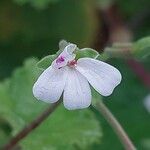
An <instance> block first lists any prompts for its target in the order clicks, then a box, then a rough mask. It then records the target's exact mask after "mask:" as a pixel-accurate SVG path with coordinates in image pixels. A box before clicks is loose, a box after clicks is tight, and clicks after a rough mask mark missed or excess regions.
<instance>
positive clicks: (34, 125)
mask: <svg viewBox="0 0 150 150" xmlns="http://www.w3.org/2000/svg"><path fill="white" fill-rule="evenodd" d="M60 102H61V101H58V102H56V103H55V104H51V105H50V107H48V108H47V109H46V110H45V111H44V112H43V113H42V114H41V115H40V116H38V117H37V118H36V119H35V120H33V121H32V122H31V123H30V124H29V125H27V126H26V127H25V128H23V129H22V130H21V131H20V132H19V133H18V134H17V135H16V136H15V137H13V138H12V139H10V141H9V142H8V143H7V144H6V145H5V146H4V147H3V148H2V149H1V150H12V149H13V148H14V147H15V146H16V145H17V144H18V143H19V142H20V141H21V140H23V139H24V138H25V137H26V136H27V135H29V134H30V133H31V132H32V131H33V130H34V129H35V128H37V127H38V126H39V125H40V124H41V123H42V122H43V121H44V120H45V119H47V117H48V116H49V115H51V114H52V112H54V110H55V109H56V108H57V107H58V105H59V104H60Z"/></svg>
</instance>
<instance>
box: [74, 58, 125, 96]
mask: <svg viewBox="0 0 150 150" xmlns="http://www.w3.org/2000/svg"><path fill="white" fill-rule="evenodd" d="M76 69H77V70H78V71H79V72H80V73H81V74H82V75H84V76H85V77H86V78H87V80H88V81H89V83H90V84H91V85H92V86H93V87H94V89H95V90H96V91H97V92H99V93H100V94H101V95H103V96H109V95H110V94H112V92H113V90H114V88H115V87H116V86H117V85H118V84H119V83H120V82H121V78H122V77H121V74H120V72H119V71H118V70H117V69H116V68H115V67H113V66H111V65H109V64H107V63H105V62H102V61H99V60H95V59H91V58H81V59H79V60H78V62H77V67H76Z"/></svg>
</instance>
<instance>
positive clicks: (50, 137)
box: [0, 59, 102, 150]
mask: <svg viewBox="0 0 150 150" xmlns="http://www.w3.org/2000/svg"><path fill="white" fill-rule="evenodd" d="M37 62H38V60H36V59H28V60H27V61H25V63H24V66H23V67H20V68H18V69H16V70H15V71H14V73H13V75H12V77H11V78H10V79H8V80H7V82H6V81H5V82H1V83H0V103H1V105H0V117H3V118H5V119H6V120H7V121H8V122H9V124H10V125H11V127H12V135H15V134H16V133H18V132H19V131H20V130H21V129H22V128H23V127H24V126H26V125H27V124H28V123H29V122H31V121H32V120H33V119H35V118H36V117H37V116H38V115H39V114H40V113H41V112H43V110H45V109H46V108H47V107H49V105H48V104H47V103H44V102H42V101H38V100H36V99H35V98H34V97H33V94H32V87H33V84H34V82H35V81H36V79H37V78H38V76H39V75H40V73H41V72H40V71H39V69H37V68H36V64H37ZM101 136H102V133H101V128H100V125H99V121H98V120H97V119H96V118H95V115H94V113H93V112H92V111H91V110H90V109H84V110H76V111H68V110H66V109H65V108H64V106H63V105H60V107H59V108H57V110H56V111H55V112H54V113H53V114H52V115H51V116H50V117H49V118H48V119H47V120H46V121H45V122H43V123H42V124H41V125H40V126H39V127H38V128H37V129H36V130H35V131H33V132H32V133H31V134H30V135H28V137H26V138H25V139H24V140H23V141H22V142H21V143H20V146H21V148H22V149H23V150H34V149H35V150H45V149H55V150H59V149H60V150H61V149H65V150H73V149H77V148H80V149H88V146H90V145H91V144H93V143H95V142H99V141H100V137H101Z"/></svg>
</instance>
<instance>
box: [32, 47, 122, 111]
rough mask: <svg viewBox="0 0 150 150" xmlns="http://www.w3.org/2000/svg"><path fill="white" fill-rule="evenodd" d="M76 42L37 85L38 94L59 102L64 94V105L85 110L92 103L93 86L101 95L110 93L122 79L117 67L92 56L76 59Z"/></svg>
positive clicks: (45, 99)
mask: <svg viewBox="0 0 150 150" xmlns="http://www.w3.org/2000/svg"><path fill="white" fill-rule="evenodd" d="M76 49H77V46H76V45H75V44H69V45H67V46H66V47H65V48H64V50H63V51H62V53H61V54H60V55H59V56H58V57H57V58H56V59H55V60H54V61H53V62H52V64H51V66H49V67H48V68H47V69H46V70H45V71H44V72H43V73H42V74H41V75H40V77H39V78H38V80H37V81H36V83H35V84H34V86H33V94H34V96H35V97H36V98H37V99H39V100H42V101H45V102H48V103H55V102H56V101H58V100H59V99H60V97H61V95H62V94H63V103H64V106H65V107H66V108H67V109H69V110H73V109H81V108H86V107H88V106H90V104H91V99H92V96H91V95H92V94H91V89H90V85H91V86H92V87H93V88H94V89H95V90H96V91H97V92H98V93H100V94H101V95H103V96H109V95H111V94H112V92H113V90H114V88H115V87H116V86H117V85H118V84H119V83H120V82H121V74H120V72H119V71H118V70H117V69H116V68H115V67H113V66H111V65H109V64H107V63H105V62H102V61H99V60H96V59H92V58H87V57H84V58H79V59H78V60H76V54H75V51H76Z"/></svg>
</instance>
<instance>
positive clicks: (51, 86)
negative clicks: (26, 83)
mask: <svg viewBox="0 0 150 150" xmlns="http://www.w3.org/2000/svg"><path fill="white" fill-rule="evenodd" d="M66 78H67V70H66V68H61V69H57V70H56V69H53V68H52V67H51V66H50V67H49V68H47V69H46V70H45V71H44V72H43V73H42V74H41V75H40V77H39V78H38V80H37V81H36V83H35V84H34V86H33V94H34V96H35V97H36V98H37V99H38V100H42V101H45V102H49V103H54V102H56V101H58V100H59V99H60V97H61V95H62V92H63V89H64V86H65V81H66Z"/></svg>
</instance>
